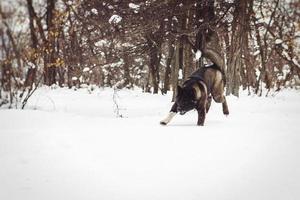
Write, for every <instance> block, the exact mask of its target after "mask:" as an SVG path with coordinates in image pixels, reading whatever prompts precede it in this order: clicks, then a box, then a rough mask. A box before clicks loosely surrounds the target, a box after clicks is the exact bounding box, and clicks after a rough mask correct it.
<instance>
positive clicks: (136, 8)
mask: <svg viewBox="0 0 300 200" xmlns="http://www.w3.org/2000/svg"><path fill="white" fill-rule="evenodd" d="M128 6H129V8H131V9H134V10H139V9H140V5H137V4H134V3H129V4H128Z"/></svg>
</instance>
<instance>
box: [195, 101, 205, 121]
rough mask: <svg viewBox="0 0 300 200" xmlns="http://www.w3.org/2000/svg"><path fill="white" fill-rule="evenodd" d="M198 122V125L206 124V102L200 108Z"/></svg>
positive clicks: (198, 109)
mask: <svg viewBox="0 0 300 200" xmlns="http://www.w3.org/2000/svg"><path fill="white" fill-rule="evenodd" d="M197 111H198V122H197V125H198V126H203V125H204V121H205V115H206V102H204V103H201V104H200V105H199V106H198V108H197Z"/></svg>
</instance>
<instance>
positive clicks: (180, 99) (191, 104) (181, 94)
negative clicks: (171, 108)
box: [176, 86, 197, 115]
mask: <svg viewBox="0 0 300 200" xmlns="http://www.w3.org/2000/svg"><path fill="white" fill-rule="evenodd" d="M176 104H177V111H178V112H179V113H180V114H181V115H184V114H185V113H186V112H188V111H190V110H193V109H194V108H195V107H196V105H197V99H196V91H195V89H194V88H193V87H190V86H187V87H180V86H177V96H176Z"/></svg>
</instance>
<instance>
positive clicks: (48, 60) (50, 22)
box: [44, 0, 56, 85]
mask: <svg viewBox="0 0 300 200" xmlns="http://www.w3.org/2000/svg"><path fill="white" fill-rule="evenodd" d="M55 2H56V0H47V12H46V17H47V20H46V22H47V31H48V43H47V46H46V52H45V53H46V54H45V69H44V70H45V80H44V81H45V83H46V84H47V85H52V84H55V83H56V65H55V61H56V58H55V38H56V28H55V23H54V18H55V16H54V15H55Z"/></svg>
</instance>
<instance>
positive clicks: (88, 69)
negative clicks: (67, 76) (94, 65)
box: [82, 67, 90, 72]
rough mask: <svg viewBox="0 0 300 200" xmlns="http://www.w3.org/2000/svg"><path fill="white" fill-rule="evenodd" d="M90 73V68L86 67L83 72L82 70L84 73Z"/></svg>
mask: <svg viewBox="0 0 300 200" xmlns="http://www.w3.org/2000/svg"><path fill="white" fill-rule="evenodd" d="M88 71H90V68H89V67H85V68H83V70H82V72H88Z"/></svg>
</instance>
